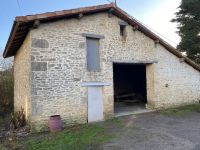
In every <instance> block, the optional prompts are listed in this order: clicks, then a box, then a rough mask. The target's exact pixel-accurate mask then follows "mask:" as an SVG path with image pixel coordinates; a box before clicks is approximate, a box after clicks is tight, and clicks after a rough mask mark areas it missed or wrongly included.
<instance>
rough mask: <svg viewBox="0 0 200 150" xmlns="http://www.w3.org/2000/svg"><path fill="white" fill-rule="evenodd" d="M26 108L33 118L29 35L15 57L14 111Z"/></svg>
mask: <svg viewBox="0 0 200 150" xmlns="http://www.w3.org/2000/svg"><path fill="white" fill-rule="evenodd" d="M21 108H23V109H24V111H25V115H26V118H27V119H28V120H30V118H31V39H30V34H28V35H27V37H26V39H25V41H24V43H23V45H22V46H21V47H20V49H19V50H18V51H17V54H16V55H15V57H14V111H20V110H21Z"/></svg>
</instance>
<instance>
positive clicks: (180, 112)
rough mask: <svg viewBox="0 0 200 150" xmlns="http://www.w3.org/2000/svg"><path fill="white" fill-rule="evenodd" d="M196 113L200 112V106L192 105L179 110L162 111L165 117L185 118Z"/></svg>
mask: <svg viewBox="0 0 200 150" xmlns="http://www.w3.org/2000/svg"><path fill="white" fill-rule="evenodd" d="M195 111H199V112H200V104H191V105H186V106H181V107H177V108H170V109H166V110H161V111H160V112H161V113H162V114H164V115H175V116H184V115H187V114H189V113H191V112H195Z"/></svg>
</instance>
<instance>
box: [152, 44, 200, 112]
mask: <svg viewBox="0 0 200 150" xmlns="http://www.w3.org/2000/svg"><path fill="white" fill-rule="evenodd" d="M156 57H157V60H158V63H156V64H155V66H154V67H155V69H154V70H155V72H154V87H155V89H154V90H155V91H154V92H155V94H154V107H155V108H163V107H164V108H167V107H173V106H176V105H185V104H188V103H193V102H198V101H199V100H200V72H199V71H197V70H195V69H194V68H192V67H191V66H189V65H188V64H186V63H185V62H181V61H180V59H179V58H177V57H176V56H175V55H173V54H171V53H170V52H169V51H166V50H165V48H164V47H162V46H161V45H158V47H157V48H156Z"/></svg>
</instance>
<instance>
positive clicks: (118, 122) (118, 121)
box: [105, 117, 124, 127]
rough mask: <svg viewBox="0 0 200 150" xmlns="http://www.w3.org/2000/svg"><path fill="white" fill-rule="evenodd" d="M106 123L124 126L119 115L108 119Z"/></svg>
mask: <svg viewBox="0 0 200 150" xmlns="http://www.w3.org/2000/svg"><path fill="white" fill-rule="evenodd" d="M105 124H106V125H111V126H116V127H124V124H123V122H122V120H121V118H119V117H114V118H112V119H109V120H106V122H105Z"/></svg>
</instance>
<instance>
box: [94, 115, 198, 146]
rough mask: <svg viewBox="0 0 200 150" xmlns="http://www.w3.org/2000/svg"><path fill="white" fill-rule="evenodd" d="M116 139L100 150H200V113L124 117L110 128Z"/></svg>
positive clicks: (109, 130) (111, 124) (108, 127)
mask: <svg viewBox="0 0 200 150" xmlns="http://www.w3.org/2000/svg"><path fill="white" fill-rule="evenodd" d="M107 130H108V132H109V133H111V134H114V135H115V138H114V139H113V140H112V141H110V142H109V143H106V144H104V145H101V146H100V147H98V148H97V149H99V150H200V113H199V112H192V113H190V114H187V115H184V116H175V115H164V114H162V113H158V112H153V113H145V114H140V115H130V116H125V117H120V118H119V121H116V122H114V121H113V122H112V123H110V125H108V126H107Z"/></svg>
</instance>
